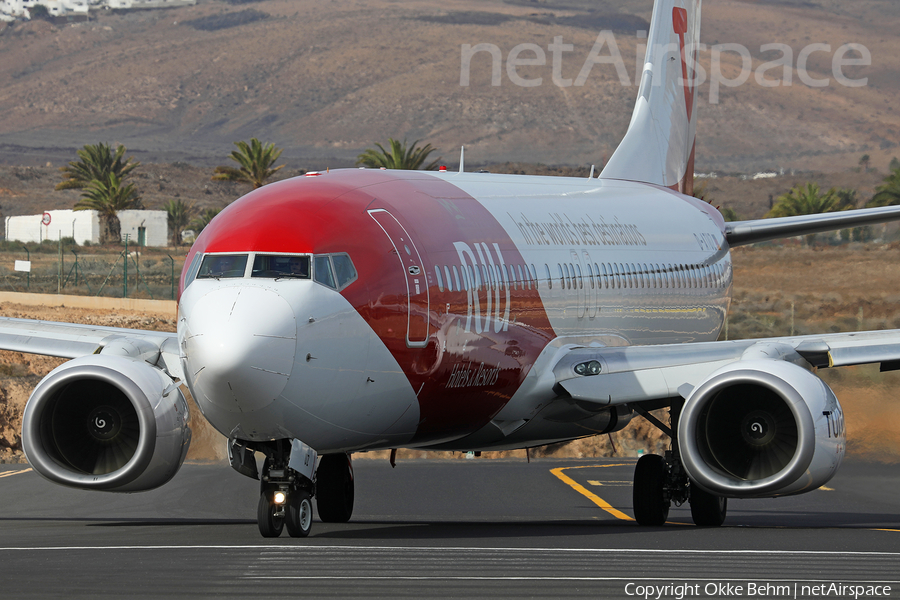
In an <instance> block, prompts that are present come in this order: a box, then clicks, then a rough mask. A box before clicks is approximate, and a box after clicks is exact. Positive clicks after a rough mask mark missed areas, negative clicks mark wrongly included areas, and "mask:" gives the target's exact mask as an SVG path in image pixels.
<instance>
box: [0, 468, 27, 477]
mask: <svg viewBox="0 0 900 600" xmlns="http://www.w3.org/2000/svg"><path fill="white" fill-rule="evenodd" d="M30 470H31V469H22V470H21V471H10V472H8V473H0V479H2V478H4V477H12V476H13V475H20V474H22V473H27V472H28V471H30Z"/></svg>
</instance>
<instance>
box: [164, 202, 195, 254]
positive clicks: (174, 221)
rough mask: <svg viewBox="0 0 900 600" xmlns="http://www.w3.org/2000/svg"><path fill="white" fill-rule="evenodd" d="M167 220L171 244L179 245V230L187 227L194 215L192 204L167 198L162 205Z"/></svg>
mask: <svg viewBox="0 0 900 600" xmlns="http://www.w3.org/2000/svg"><path fill="white" fill-rule="evenodd" d="M163 210H165V211H166V214H167V215H168V221H169V233H170V234H171V235H172V245H173V246H180V245H181V232H182V231H184V230H185V228H187V226H188V223H190V221H191V217H193V216H194V205H193V204H185V202H184V201H183V200H180V199H179V200H169V201H168V202H166V203H165V204H164V205H163Z"/></svg>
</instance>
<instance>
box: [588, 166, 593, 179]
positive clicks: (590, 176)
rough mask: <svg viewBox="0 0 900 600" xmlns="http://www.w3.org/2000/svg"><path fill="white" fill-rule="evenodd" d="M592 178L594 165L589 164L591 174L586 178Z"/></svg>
mask: <svg viewBox="0 0 900 600" xmlns="http://www.w3.org/2000/svg"><path fill="white" fill-rule="evenodd" d="M593 178H594V165H591V174H590V175H588V179H593Z"/></svg>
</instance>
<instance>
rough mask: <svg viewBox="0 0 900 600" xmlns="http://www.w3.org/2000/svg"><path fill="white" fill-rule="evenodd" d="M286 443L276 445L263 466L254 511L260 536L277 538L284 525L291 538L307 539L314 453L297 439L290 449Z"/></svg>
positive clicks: (312, 488) (314, 466) (310, 514)
mask: <svg viewBox="0 0 900 600" xmlns="http://www.w3.org/2000/svg"><path fill="white" fill-rule="evenodd" d="M286 442H287V440H278V441H277V442H275V444H274V448H273V450H272V451H271V452H270V453H267V456H266V460H265V462H264V463H263V469H262V478H261V481H260V496H259V504H258V505H257V508H256V521H257V525H258V526H259V533H260V534H262V536H263V537H278V536H280V535H281V532H282V531H283V530H284V528H285V526H286V527H287V531H288V535H290V536H291V537H306V536H308V535H309V531H310V529H311V528H312V518H313V507H312V498H313V496H314V495H315V493H316V484H315V483H314V482H313V474H314V473H315V468H316V452H315V451H314V450H313V449H312V448H310V447H309V446H306V445H305V444H303V443H302V442H300V441H299V440H293V442H292V443H291V446H290V448H289V449H288V448H286V446H287V444H286Z"/></svg>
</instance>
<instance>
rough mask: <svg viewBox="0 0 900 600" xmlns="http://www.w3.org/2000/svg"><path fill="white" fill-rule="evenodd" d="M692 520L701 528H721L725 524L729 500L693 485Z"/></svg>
mask: <svg viewBox="0 0 900 600" xmlns="http://www.w3.org/2000/svg"><path fill="white" fill-rule="evenodd" d="M690 502H691V518H692V519H693V520H694V524H695V525H699V526H700V527H719V526H720V525H721V524H722V523H724V522H725V513H726V512H727V511H728V498H723V497H722V496H716V495H714V494H710V493H709V492H706V491H704V490H701V489H700V488H699V487H697V486H696V485H691V499H690Z"/></svg>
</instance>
